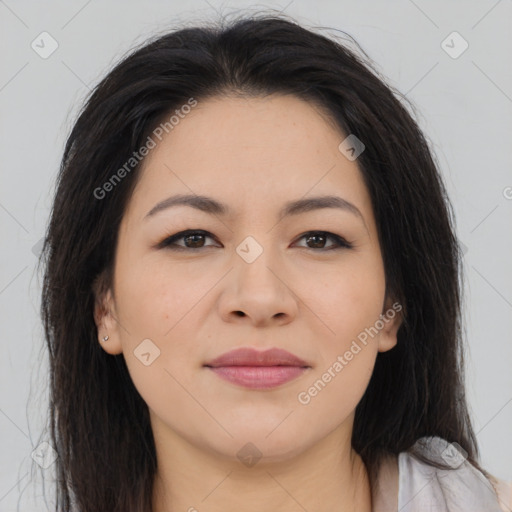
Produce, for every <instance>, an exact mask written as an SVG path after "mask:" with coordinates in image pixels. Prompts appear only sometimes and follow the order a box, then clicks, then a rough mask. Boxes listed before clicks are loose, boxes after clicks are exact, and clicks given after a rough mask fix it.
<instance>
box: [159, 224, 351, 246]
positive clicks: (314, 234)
mask: <svg viewBox="0 0 512 512" xmlns="http://www.w3.org/2000/svg"><path fill="white" fill-rule="evenodd" d="M204 238H211V239H212V240H213V239H214V237H213V236H212V235H211V234H210V233H208V232H207V231H202V230H190V229H189V230H186V231H181V232H180V233H176V234H175V235H172V236H170V237H168V238H166V239H165V240H163V241H162V242H160V243H159V244H158V246H157V247H158V248H163V247H166V248H168V249H171V250H173V251H175V250H176V251H181V250H186V249H189V250H192V251H194V250H199V249H204V248H206V247H211V246H205V245H204V243H203V242H204ZM303 238H305V239H306V243H310V242H311V241H313V243H314V244H315V247H305V248H306V249H323V250H325V251H327V250H333V249H341V248H346V249H350V248H351V247H352V244H350V243H349V242H347V241H346V240H344V239H343V238H342V237H340V236H338V235H335V234H334V233H329V232H328V231H308V232H307V233H304V234H303V235H301V236H300V237H299V238H298V239H297V240H301V239H303ZM328 239H331V240H333V241H334V244H333V245H331V246H330V247H327V248H326V247H324V245H325V242H326V240H328ZM178 240H180V241H181V240H184V241H185V243H184V245H181V244H176V243H175V242H176V241H178ZM189 244H192V245H189ZM319 246H321V247H319ZM302 247H304V246H302Z"/></svg>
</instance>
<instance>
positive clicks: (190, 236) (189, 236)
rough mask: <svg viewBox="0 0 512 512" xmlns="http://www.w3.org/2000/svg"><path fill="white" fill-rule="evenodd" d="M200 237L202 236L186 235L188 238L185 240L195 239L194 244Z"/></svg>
mask: <svg viewBox="0 0 512 512" xmlns="http://www.w3.org/2000/svg"><path fill="white" fill-rule="evenodd" d="M202 236H203V235H188V236H187V237H186V240H190V239H191V238H196V242H197V241H198V240H197V237H199V238H200V237H202ZM192 243H194V242H192ZM194 247H195V246H194Z"/></svg>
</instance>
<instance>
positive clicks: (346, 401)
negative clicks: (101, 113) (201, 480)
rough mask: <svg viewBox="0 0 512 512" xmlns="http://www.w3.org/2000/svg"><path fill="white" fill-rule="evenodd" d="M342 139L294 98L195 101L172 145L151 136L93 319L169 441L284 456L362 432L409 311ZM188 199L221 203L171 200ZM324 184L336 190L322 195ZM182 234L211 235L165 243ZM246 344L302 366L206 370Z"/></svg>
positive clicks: (172, 133)
mask: <svg viewBox="0 0 512 512" xmlns="http://www.w3.org/2000/svg"><path fill="white" fill-rule="evenodd" d="M160 131H162V130H160ZM345 138H346V136H345V135H343V134H341V133H339V132H338V131H337V130H335V129H334V128H333V126H332V125H331V124H329V123H328V122H327V121H326V120H325V119H324V118H323V117H322V116H321V115H320V113H319V112H318V111H317V110H316V109H315V108H314V107H313V106H311V105H310V104H308V103H306V102H304V101H302V100H300V99H298V98H295V97H292V96H269V97H266V98H253V99H240V98H215V99H209V100H207V101H204V102H201V101H199V102H198V104H197V106H196V107H195V108H193V109H192V110H191V112H190V113H188V114H187V115H184V116H183V117H182V118H180V120H179V123H178V124H176V125H174V127H173V129H172V130H169V133H166V132H165V131H163V137H161V139H162V140H161V141H159V140H158V138H157V137H155V136H154V135H153V139H154V140H155V141H156V142H157V144H156V146H155V147H154V148H153V149H150V151H149V154H148V155H147V157H146V158H145V160H144V166H143V169H142V170H141V172H142V174H141V176H140V181H139V182H138V184H137V186H136V188H135V191H134V195H133V197H132V198H131V200H130V202H129V204H128V207H127V211H126V212H125V215H124V217H123V219H122V222H121V226H120V232H119V239H118V245H117V250H116V258H115V269H114V281H113V282H114V287H113V290H110V291H109V293H108V294H107V295H106V296H105V297H104V300H105V301H106V302H105V303H104V304H107V310H108V311H109V312H108V313H105V312H102V310H101V308H99V307H97V309H96V316H95V318H96V322H97V324H98V335H99V337H100V339H101V338H103V336H105V335H106V334H108V335H109V340H108V341H107V342H104V343H103V342H102V345H103V347H104V349H105V350H106V351H107V352H108V353H110V354H119V353H123V356H124V358H125V360H126V364H127V366H128V369H129V372H130V375H131V378H132V379H133V382H134V385H135V386H136V388H137V390H138V391H139V393H140V395H141V396H142V398H143V399H144V400H145V402H146V403H147V405H148V407H149V409H150V415H151V422H152V427H153V430H154V432H155V439H156V440H157V443H158V442H160V441H161V440H163V439H167V440H169V442H171V440H172V442H174V443H175V444H176V443H180V442H181V443H182V444H183V445H187V446H189V447H190V446H193V447H195V448H199V449H201V450H207V451H208V452H210V453H214V454H215V455H216V456H224V457H226V458H229V459H233V460H235V458H239V459H240V460H242V458H245V457H246V456H248V457H249V458H250V457H251V456H256V457H259V456H260V454H261V455H262V456H263V457H266V458H267V459H263V460H267V461H276V460H284V459H286V458H288V457H292V456H294V455H298V454H300V453H301V452H304V451H305V450H306V449H308V448H309V447H311V446H313V445H314V444H316V443H318V442H320V441H321V440H323V439H325V438H327V436H328V435H329V434H333V435H335V436H336V433H338V434H339V436H340V437H338V441H339V440H342V441H343V442H347V440H348V441H350V438H351V432H352V424H353V415H354V409H355V407H356V405H357V404H358V402H359V401H360V399H361V398H362V396H363V394H364V391H365V389H366V387H367V385H368V382H369V379H370V376H371V374H372V371H373V367H374V362H375V358H376V356H377V352H378V351H386V350H389V349H391V348H392V347H393V346H394V345H395V344H396V331H397V329H398V325H399V321H398V319H399V314H398V313H397V311H398V309H397V308H396V303H395V307H393V306H392V303H393V302H392V301H391V300H385V296H384V291H385V276H384V267H383V261H382V255H381V252H380V248H379V243H378V236H377V231H376V224H375V219H374V216H373V212H372V205H371V201H370V197H369V195H368V192H367V190H366V188H365V185H364V183H363V179H362V176H361V174H360V171H359V169H358V166H357V160H350V159H349V158H347V156H345V154H344V153H342V151H341V150H340V149H339V145H340V143H341V142H342V141H343V140H344V139H345ZM363 142H364V141H363ZM346 154H348V155H350V153H346ZM111 193H115V191H114V192H111ZM179 195H187V196H192V198H194V197H195V198H196V199H197V196H204V197H207V198H209V199H208V200H205V201H203V202H202V203H196V204H198V205H199V204H200V205H202V206H204V208H198V207H193V206H191V205H184V204H178V203H177V204H175V205H174V206H168V207H164V206H165V204H163V205H162V203H161V202H162V201H166V200H168V199H169V198H172V197H175V196H179ZM325 196H332V197H333V198H338V199H331V201H330V202H324V207H316V206H315V204H316V203H314V202H311V203H310V201H313V199H315V200H316V199H318V198H321V197H325ZM108 200H109V198H108V196H107V197H105V198H104V199H103V201H108ZM210 200H211V201H212V202H213V201H215V204H221V205H223V209H224V210H225V211H224V212H221V211H220V208H218V207H215V208H214V207H212V206H211V204H213V203H210ZM335 201H337V202H335ZM294 202H299V205H302V206H298V207H293V208H289V210H290V211H289V212H288V214H287V215H285V216H280V212H281V210H283V211H284V209H285V208H286V207H287V206H289V204H290V203H294ZM159 204H160V205H161V207H158V208H157V210H156V211H154V208H155V206H157V205H159ZM326 204H330V205H331V206H330V207H328V206H325V205H326ZM349 204H350V205H351V206H347V205H349ZM339 205H341V207H339ZM206 206H208V208H206ZM206 210H208V211H206ZM152 211H153V213H150V212H152ZM184 230H194V231H195V230H201V232H202V233H199V234H197V233H196V234H195V236H194V235H193V234H192V235H190V234H189V235H188V236H187V235H186V234H185V235H184V236H183V235H182V237H181V238H177V239H176V240H174V242H171V243H170V244H169V245H167V246H165V245H164V244H162V242H163V241H165V240H166V239H168V238H169V236H170V235H174V234H177V233H179V232H181V231H184ZM312 231H320V232H326V233H316V234H315V233H310V232H312ZM331 234H332V235H331ZM336 237H340V238H341V239H343V240H344V241H346V242H348V243H349V244H350V245H351V247H346V246H344V245H343V241H342V242H341V243H340V242H338V241H337V238H336ZM159 244H161V245H159ZM111 292H113V293H111ZM381 315H384V316H382V317H381ZM383 319H384V320H383ZM241 347H243V348H253V349H254V350H256V351H265V350H267V349H271V348H279V349H283V350H286V351H287V352H289V353H291V354H293V355H295V356H296V357H298V358H300V359H301V360H302V361H303V363H302V364H299V365H298V366H294V367H290V366H288V367H286V368H283V367H280V369H277V367H276V366H273V367H269V366H271V365H272V364H273V363H272V362H269V361H267V362H266V363H264V364H265V365H267V367H266V368H262V367H260V368H259V369H256V368H255V367H254V366H253V365H251V364H248V363H247V362H245V363H243V364H244V366H245V367H240V366H239V367H238V368H235V367H233V366H232V365H233V364H237V363H238V364H239V363H240V361H241V360H238V361H231V362H230V363H223V364H224V366H222V365H221V367H219V368H217V369H215V370H214V369H212V367H209V366H206V365H207V364H208V363H211V362H212V360H213V359H215V358H217V357H218V356H220V355H221V354H224V353H226V352H228V351H231V350H234V349H237V348H241ZM281 363H283V361H281ZM254 364H256V363H254ZM230 376H231V378H232V379H234V380H227V379H228V378H229V377H230ZM280 379H281V380H280ZM287 379H288V380H287ZM331 438H332V437H331ZM241 457H242V458H241ZM244 460H245V459H244Z"/></svg>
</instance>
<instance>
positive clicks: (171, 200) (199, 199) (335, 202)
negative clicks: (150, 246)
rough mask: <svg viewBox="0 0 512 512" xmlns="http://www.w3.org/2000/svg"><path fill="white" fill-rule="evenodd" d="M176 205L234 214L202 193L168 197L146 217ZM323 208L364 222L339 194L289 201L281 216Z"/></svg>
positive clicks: (350, 204)
mask: <svg viewBox="0 0 512 512" xmlns="http://www.w3.org/2000/svg"><path fill="white" fill-rule="evenodd" d="M175 206H189V207H191V208H195V209H197V210H200V211H202V212H205V213H208V214H211V215H218V216H223V217H226V216H233V215H234V213H233V212H232V210H231V208H229V206H227V205H225V204H223V203H221V202H219V201H217V200H216V199H213V198H212V197H207V196H201V195H175V196H171V197H168V198H167V199H164V200H163V201H160V202H159V203H157V204H156V205H155V206H153V208H151V210H150V211H149V212H148V213H147V214H146V216H145V217H144V219H147V218H149V217H153V216H154V215H156V214H157V213H158V212H161V211H163V210H166V209H168V208H172V207H175ZM322 208H338V209H341V210H345V211H348V212H350V213H353V214H354V215H356V216H358V217H360V218H361V220H362V221H363V223H364V217H363V215H362V213H361V212H360V211H359V209H358V208H357V207H356V206H355V205H353V204H352V203H350V202H349V201H347V200H346V199H343V198H342V197H339V196H317V197H310V198H307V199H298V200H295V201H289V202H287V203H285V205H284V206H283V207H282V208H281V210H280V212H279V218H283V217H288V216H290V215H299V214H301V213H305V212H310V211H313V210H319V209H322Z"/></svg>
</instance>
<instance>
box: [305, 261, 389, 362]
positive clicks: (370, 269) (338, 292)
mask: <svg viewBox="0 0 512 512" xmlns="http://www.w3.org/2000/svg"><path fill="white" fill-rule="evenodd" d="M349 263H351V264H349ZM301 282H302V284H301V288H302V289H303V292H304V293H303V294H301V295H302V296H303V297H304V302H305V304H306V305H307V306H308V308H309V309H310V310H311V311H312V312H313V313H314V314H315V315H316V317H317V319H318V321H319V323H320V324H321V325H322V326H323V328H322V331H321V332H322V333H325V335H324V336H323V339H324V340H326V342H327V345H326V346H325V347H324V348H327V349H328V351H329V352H330V353H332V349H333V347H335V349H336V350H337V351H341V350H347V349H348V347H349V346H350V343H351V341H352V340H353V339H355V338H356V337H357V336H358V335H359V334H360V333H364V332H365V329H367V328H370V327H371V326H373V325H374V324H375V322H376V321H377V320H378V319H379V315H380V314H381V313H382V305H383V301H384V292H385V277H384V271H383V268H382V267H381V266H380V265H379V264H378V262H376V263H374V262H372V264H368V263H366V264H365V261H364V260H363V259H362V258H361V259H360V260H357V259H356V258H353V260H352V261H351V262H348V263H347V264H346V265H340V266H339V268H336V269H332V270H331V271H329V272H324V273H322V274H321V275H320V274H319V275H316V276H315V275H311V274H310V275H309V276H308V277H307V278H306V279H304V278H302V281H301ZM363 337H364V336H363ZM329 340H331V342H330V341H329Z"/></svg>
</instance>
